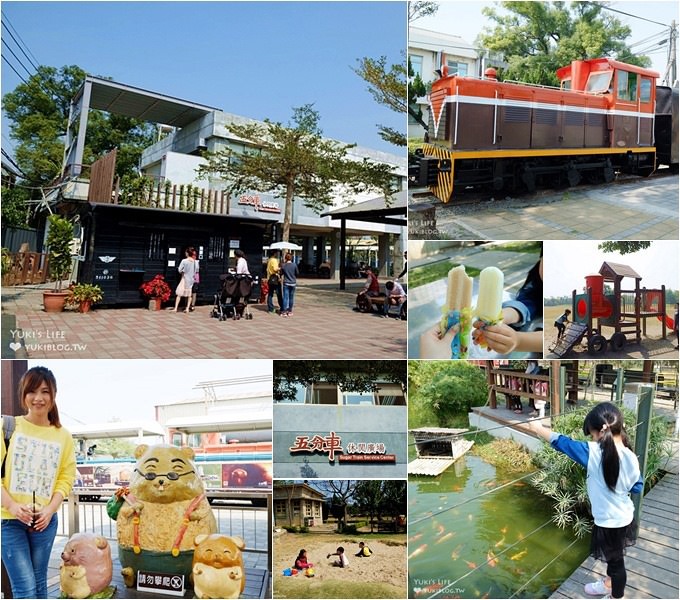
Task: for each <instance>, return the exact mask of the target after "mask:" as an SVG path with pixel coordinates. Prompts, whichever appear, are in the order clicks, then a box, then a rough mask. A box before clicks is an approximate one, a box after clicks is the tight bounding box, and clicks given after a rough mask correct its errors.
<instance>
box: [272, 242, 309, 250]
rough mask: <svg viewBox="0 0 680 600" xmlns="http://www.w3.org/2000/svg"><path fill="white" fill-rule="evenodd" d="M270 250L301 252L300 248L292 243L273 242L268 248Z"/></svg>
mask: <svg viewBox="0 0 680 600" xmlns="http://www.w3.org/2000/svg"><path fill="white" fill-rule="evenodd" d="M269 249H270V250H302V246H298V245H297V244H293V243H292V242H274V243H273V244H271V245H270V246H269Z"/></svg>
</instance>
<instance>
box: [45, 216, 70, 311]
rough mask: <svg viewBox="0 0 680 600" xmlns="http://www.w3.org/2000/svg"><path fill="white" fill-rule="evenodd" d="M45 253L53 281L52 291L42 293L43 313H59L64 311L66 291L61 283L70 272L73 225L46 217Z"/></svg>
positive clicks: (64, 220) (56, 218)
mask: <svg viewBox="0 0 680 600" xmlns="http://www.w3.org/2000/svg"><path fill="white" fill-rule="evenodd" d="M47 220H48V223H49V229H48V231H47V240H46V243H47V251H48V253H49V269H50V277H52V279H53V280H54V282H55V284H54V290H53V291H45V292H43V305H44V306H45V312H61V311H62V310H64V305H65V304H66V298H68V295H69V293H68V291H63V290H62V289H61V287H62V281H63V280H64V279H65V278H66V277H68V275H69V273H70V272H71V243H72V242H73V225H72V224H71V222H70V221H69V220H68V219H65V218H64V217H60V216H59V215H50V216H49V217H48V219H47Z"/></svg>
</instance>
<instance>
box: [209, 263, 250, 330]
mask: <svg viewBox="0 0 680 600" xmlns="http://www.w3.org/2000/svg"><path fill="white" fill-rule="evenodd" d="M220 281H221V282H222V285H221V287H220V288H219V289H218V290H217V293H216V294H215V305H214V306H213V309H212V314H211V316H212V317H214V318H216V319H219V320H220V321H226V320H227V319H233V320H234V321H237V320H238V319H240V318H242V317H243V318H245V319H252V318H253V315H252V313H251V312H250V308H248V300H249V299H250V294H251V291H252V288H253V285H256V284H257V277H254V276H252V275H236V274H234V273H225V274H223V275H220Z"/></svg>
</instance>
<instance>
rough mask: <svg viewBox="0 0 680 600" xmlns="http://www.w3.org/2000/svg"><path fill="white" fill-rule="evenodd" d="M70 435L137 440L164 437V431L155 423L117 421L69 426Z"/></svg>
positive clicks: (84, 437)
mask: <svg viewBox="0 0 680 600" xmlns="http://www.w3.org/2000/svg"><path fill="white" fill-rule="evenodd" d="M69 431H70V432H71V435H72V436H73V437H74V438H76V439H82V440H88V439H104V438H133V437H134V438H137V439H139V440H140V441H141V439H142V438H144V437H146V436H154V435H160V436H162V437H164V436H165V430H164V429H163V426H162V425H161V424H160V423H157V422H156V421H118V422H113V423H94V424H91V425H74V426H69Z"/></svg>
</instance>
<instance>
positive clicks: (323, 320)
mask: <svg viewBox="0 0 680 600" xmlns="http://www.w3.org/2000/svg"><path fill="white" fill-rule="evenodd" d="M362 285H363V281H359V280H354V281H351V282H349V283H348V286H347V287H348V289H347V290H346V291H340V290H338V283H337V282H334V281H329V280H312V279H310V280H299V285H298V291H297V293H296V296H295V307H294V312H295V315H294V316H293V317H292V318H283V317H280V316H278V315H271V314H268V313H267V310H266V305H261V304H257V305H251V311H252V313H253V319H252V320H245V319H241V320H239V321H233V320H227V321H223V322H220V321H218V320H217V319H214V318H211V317H210V313H211V312H212V305H204V306H199V307H197V308H196V310H195V312H193V313H190V314H184V313H173V312H170V311H167V310H162V311H158V312H153V311H149V310H147V309H146V308H96V309H95V310H93V311H92V312H90V313H88V314H80V313H77V312H73V311H65V312H63V313H58V314H48V313H46V312H44V311H43V309H42V290H41V289H40V287H39V286H30V287H29V286H26V287H15V288H3V290H2V292H3V294H2V317H3V319H2V327H3V337H2V344H3V345H2V358H20V357H26V356H27V357H28V358H134V359H138V358H277V359H311V358H314V359H390V358H397V359H398V358H406V335H407V334H406V330H407V326H406V321H401V320H399V319H398V318H389V319H383V318H381V316H380V315H378V313H374V314H363V313H358V312H355V311H354V310H353V307H354V299H355V296H356V293H357V291H358V290H359V289H360V288H361V287H362Z"/></svg>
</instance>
